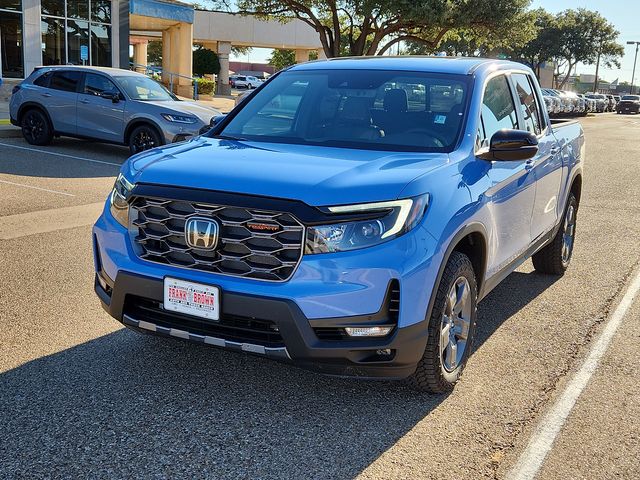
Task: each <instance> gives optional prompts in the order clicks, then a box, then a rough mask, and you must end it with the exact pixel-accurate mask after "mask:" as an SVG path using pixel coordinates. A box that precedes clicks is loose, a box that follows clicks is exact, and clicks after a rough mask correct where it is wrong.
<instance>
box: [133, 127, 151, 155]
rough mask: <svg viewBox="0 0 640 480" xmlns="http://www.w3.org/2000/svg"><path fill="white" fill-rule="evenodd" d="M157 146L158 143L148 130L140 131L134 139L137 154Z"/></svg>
mask: <svg viewBox="0 0 640 480" xmlns="http://www.w3.org/2000/svg"><path fill="white" fill-rule="evenodd" d="M155 146H156V141H155V139H154V138H153V135H151V133H150V132H148V131H147V130H140V131H139V132H138V133H136V136H135V137H133V148H134V150H135V151H136V153H137V152H143V151H145V150H149V149H150V148H153V147H155Z"/></svg>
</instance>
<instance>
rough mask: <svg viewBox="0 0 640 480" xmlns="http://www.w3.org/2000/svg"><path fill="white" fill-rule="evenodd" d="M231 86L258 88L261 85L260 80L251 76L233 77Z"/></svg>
mask: <svg viewBox="0 0 640 480" xmlns="http://www.w3.org/2000/svg"><path fill="white" fill-rule="evenodd" d="M230 80H231V86H232V87H234V88H248V89H251V88H258V87H259V86H260V85H262V80H260V79H259V78H258V77H253V76H251V75H234V76H233V77H232V78H231V79H230Z"/></svg>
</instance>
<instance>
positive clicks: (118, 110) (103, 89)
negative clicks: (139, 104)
mask: <svg viewBox="0 0 640 480" xmlns="http://www.w3.org/2000/svg"><path fill="white" fill-rule="evenodd" d="M105 94H107V95H113V94H116V95H118V97H119V100H118V101H117V102H115V103H114V102H113V100H111V99H110V98H104V97H103V96H102V95H105ZM125 105H126V102H125V97H124V95H123V94H122V92H120V90H119V89H118V87H116V85H115V84H114V83H113V82H112V81H111V79H109V77H107V76H106V75H102V74H100V73H86V74H85V77H84V82H83V87H82V89H81V91H80V93H79V95H78V135H82V136H86V137H91V138H97V139H99V140H106V141H109V142H118V143H122V142H123V141H124V109H125Z"/></svg>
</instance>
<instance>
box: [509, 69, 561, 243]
mask: <svg viewBox="0 0 640 480" xmlns="http://www.w3.org/2000/svg"><path fill="white" fill-rule="evenodd" d="M511 80H512V82H513V86H514V88H515V91H516V93H517V97H518V101H519V102H518V106H519V108H520V112H521V115H522V117H521V118H522V122H523V124H524V128H523V130H527V131H529V132H531V133H533V134H535V135H536V136H537V137H538V153H537V154H536V156H535V157H533V158H532V159H531V160H530V161H529V164H530V168H531V170H532V172H533V175H534V177H535V181H536V195H535V202H534V206H533V213H532V217H531V238H532V240H533V241H535V240H536V239H538V238H539V237H541V236H542V235H544V234H545V233H547V232H549V231H550V230H552V229H553V227H554V226H555V225H556V224H557V223H558V215H560V214H561V213H560V212H561V210H562V206H560V205H558V194H559V192H560V184H561V182H562V156H561V154H560V148H559V146H558V143H557V141H556V138H555V136H554V135H553V132H552V131H551V127H550V126H548V125H546V119H545V117H544V115H543V114H542V107H541V105H542V102H540V98H539V97H538V95H537V92H536V91H535V88H534V87H533V86H534V85H535V83H534V81H533V79H532V78H530V76H529V75H527V74H525V73H514V74H512V75H511Z"/></svg>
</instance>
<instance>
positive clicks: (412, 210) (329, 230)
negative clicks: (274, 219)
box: [305, 194, 429, 254]
mask: <svg viewBox="0 0 640 480" xmlns="http://www.w3.org/2000/svg"><path fill="white" fill-rule="evenodd" d="M428 202H429V195H428V194H426V195H422V196H420V197H415V198H406V199H403V200H394V201H391V202H378V203H365V204H361V205H344V206H338V207H329V211H330V212H331V213H336V214H345V213H351V214H354V213H355V214H363V215H366V216H368V217H372V218H368V219H366V220H358V221H351V222H344V223H335V224H331V225H322V226H316V227H309V228H307V239H306V244H305V253H306V254H315V253H330V252H344V251H347V250H355V249H357V248H365V247H371V246H373V245H378V244H380V243H383V242H386V241H388V240H391V239H392V238H395V237H398V236H400V235H402V234H403V233H406V232H408V231H409V230H411V229H412V228H414V227H415V226H416V225H417V224H418V223H419V222H420V220H422V217H423V216H424V213H425V211H426V209H427V205H428ZM376 213H378V214H379V216H377V215H376Z"/></svg>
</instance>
